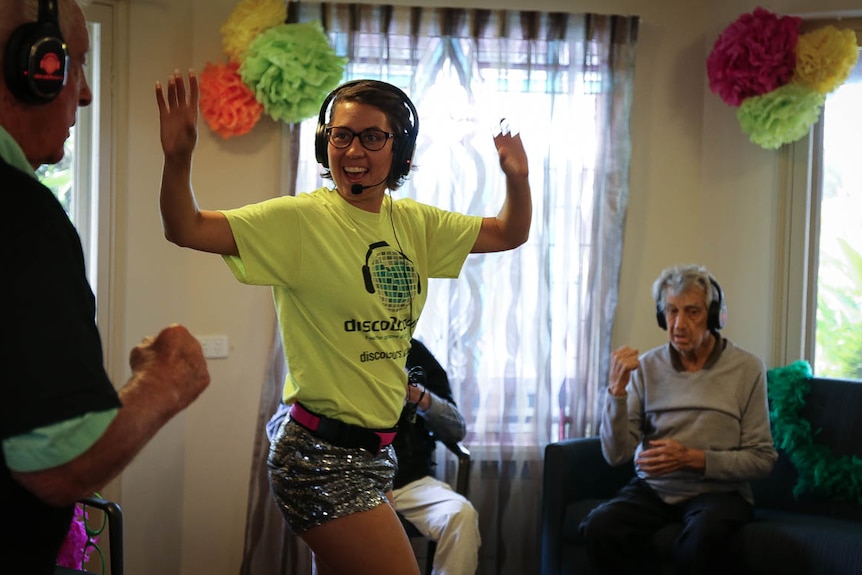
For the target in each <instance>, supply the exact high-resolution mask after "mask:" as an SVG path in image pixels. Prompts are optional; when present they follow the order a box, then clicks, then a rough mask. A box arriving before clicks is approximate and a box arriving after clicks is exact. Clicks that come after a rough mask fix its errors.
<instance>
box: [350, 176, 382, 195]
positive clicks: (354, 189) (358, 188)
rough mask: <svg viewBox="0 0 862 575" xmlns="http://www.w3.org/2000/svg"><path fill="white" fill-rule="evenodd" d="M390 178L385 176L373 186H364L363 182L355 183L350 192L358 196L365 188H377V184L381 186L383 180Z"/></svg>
mask: <svg viewBox="0 0 862 575" xmlns="http://www.w3.org/2000/svg"><path fill="white" fill-rule="evenodd" d="M388 179H389V178H388V177H386V178H383V179H382V180H380V181H379V182H377V183H376V184H373V185H371V186H363V185H362V184H353V185H352V186H350V193H351V194H353V195H354V196H358V195H359V194H361V193H362V192H364V191H365V190H369V189H371V188H376V187H377V186H379V185H380V184H382V183H383V182H385V181H386V180H388Z"/></svg>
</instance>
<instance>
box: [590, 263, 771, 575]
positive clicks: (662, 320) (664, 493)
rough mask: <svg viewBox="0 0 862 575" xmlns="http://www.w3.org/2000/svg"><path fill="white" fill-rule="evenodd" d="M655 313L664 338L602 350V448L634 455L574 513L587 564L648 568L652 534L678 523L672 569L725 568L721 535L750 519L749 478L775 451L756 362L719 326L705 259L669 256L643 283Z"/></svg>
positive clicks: (618, 455)
mask: <svg viewBox="0 0 862 575" xmlns="http://www.w3.org/2000/svg"><path fill="white" fill-rule="evenodd" d="M653 297H654V299H655V302H656V319H657V321H658V324H659V327H661V328H662V329H665V330H667V332H668V337H669V340H670V341H669V343H668V344H667V345H663V346H660V347H657V348H655V349H652V350H650V351H648V352H647V353H645V354H643V355H642V356H641V355H639V353H638V351H637V350H636V349H632V348H629V347H627V346H622V347H620V348H619V349H617V350H616V351H614V352H613V354H612V358H611V370H610V376H609V382H608V391H607V398H606V401H605V408H604V410H603V411H602V416H601V428H600V437H601V445H602V453H603V455H604V457H605V459H606V460H607V461H608V463H610V464H611V465H621V464H623V463H625V462H627V461H630V460H631V459H632V458H634V464H635V471H636V474H635V477H634V478H633V479H632V480H631V482H630V483H629V484H627V485H626V486H625V487H623V488H622V489H621V490H620V492H619V493H618V494H617V495H616V496H615V497H613V498H612V499H611V500H609V501H608V502H605V503H603V504H602V505H599V506H598V507H597V508H595V509H594V510H593V511H592V512H591V513H590V514H589V515H587V517H586V518H585V519H584V521H583V522H582V523H581V526H580V528H581V533H582V534H583V536H584V538H585V540H586V544H587V551H588V554H589V557H590V560H591V562H592V565H593V567H594V569H595V570H596V572H597V573H600V574H606V575H626V574H629V573H639V574H640V573H653V572H656V571H655V570H656V557H655V556H654V553H653V546H652V544H653V538H652V535H653V534H654V533H655V532H656V531H658V530H659V529H661V528H662V527H663V526H665V525H668V524H671V523H680V524H682V530H681V532H680V533H679V535H678V536H677V537H676V539H675V540H674V541H673V544H672V549H671V553H672V557H673V563H674V567H675V573H679V574H681V575H685V574H690V575H711V574H716V575H718V574H726V573H735V572H736V570H735V569H734V568H733V566H732V564H731V558H730V557H729V552H728V549H727V543H728V539H729V537H730V536H731V535H732V534H733V532H734V531H735V530H736V529H738V528H739V527H740V526H741V525H743V524H745V523H746V522H748V521H750V520H751V518H752V513H753V503H754V499H753V496H752V491H751V486H750V485H749V481H750V480H753V479H758V478H762V477H765V476H766V475H768V474H769V472H770V471H771V470H772V466H773V465H774V463H775V460H776V458H777V453H776V451H775V448H774V447H773V442H772V433H771V431H770V427H769V411H768V406H767V396H766V368H765V366H764V363H763V361H762V360H761V359H759V358H758V357H756V356H754V355H752V354H751V353H749V352H747V351H744V350H743V349H741V348H739V347H737V346H736V345H734V344H733V343H732V342H730V341H729V340H727V339H725V338H723V337H721V336H720V335H719V330H720V329H721V328H722V327H724V324H725V319H726V313H727V307H726V304H725V301H724V294H723V293H722V291H721V287H720V286H719V284H718V282H717V281H716V280H715V279H714V278H713V277H712V276H711V275H710V274H709V272H708V271H707V269H706V268H704V267H702V266H696V265H688V266H675V267H672V268H668V269H666V270H664V271H662V272H661V274H660V275H659V277H658V279H656V281H655V283H654V284H653Z"/></svg>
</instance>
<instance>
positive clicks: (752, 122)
mask: <svg viewBox="0 0 862 575" xmlns="http://www.w3.org/2000/svg"><path fill="white" fill-rule="evenodd" d="M825 101H826V99H825V96H823V95H822V94H820V93H818V92H815V91H814V90H811V89H809V88H805V87H803V86H797V85H796V84H787V85H785V86H782V87H781V88H778V89H776V90H773V91H771V92H769V93H767V94H763V95H762V96H753V97H751V98H746V99H745V100H744V101H743V102H742V105H741V106H739V108H738V109H737V110H736V117H737V119H738V120H739V125H740V127H741V128H742V131H743V132H745V133H746V134H748V137H749V139H750V140H751V141H752V142H754V143H755V144H757V145H759V146H760V147H762V148H766V149H771V150H774V149H777V148H779V147H780V146H781V145H782V144H789V143H790V142H795V141H796V140H798V139H800V138H802V137H804V136H805V135H806V134H807V133H808V131H809V130H810V129H811V126H812V125H814V123H815V122H816V121H817V120H818V119H819V118H820V109H821V107H822V106H823V103H824V102H825Z"/></svg>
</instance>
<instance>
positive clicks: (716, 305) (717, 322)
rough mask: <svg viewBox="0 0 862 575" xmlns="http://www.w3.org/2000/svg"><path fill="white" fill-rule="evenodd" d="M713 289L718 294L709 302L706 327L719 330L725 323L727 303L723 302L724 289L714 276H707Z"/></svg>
mask: <svg viewBox="0 0 862 575" xmlns="http://www.w3.org/2000/svg"><path fill="white" fill-rule="evenodd" d="M709 281H710V283H712V287H713V289H715V293H716V295H717V296H718V299H715V300H713V301H712V302H710V304H709V315H708V316H707V327H708V328H709V329H710V330H711V331H719V330H720V329H721V328H723V327H724V324H726V323H727V304H725V302H724V291H722V289H721V286H720V285H718V282H717V281H715V278H713V277H711V276H710V278H709Z"/></svg>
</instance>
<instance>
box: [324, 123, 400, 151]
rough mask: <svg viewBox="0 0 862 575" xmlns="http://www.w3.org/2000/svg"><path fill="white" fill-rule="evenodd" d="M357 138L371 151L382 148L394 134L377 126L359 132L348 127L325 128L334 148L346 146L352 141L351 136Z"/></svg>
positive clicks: (327, 137)
mask: <svg viewBox="0 0 862 575" xmlns="http://www.w3.org/2000/svg"><path fill="white" fill-rule="evenodd" d="M356 137H358V138H359V143H360V144H362V147H363V148H365V149H366V150H369V151H371V152H376V151H377V150H382V149H383V146H385V145H386V141H387V140H388V139H389V138H393V137H395V134H392V133H390V132H384V131H383V130H378V129H377V128H368V129H366V130H362V131H361V132H354V131H353V130H351V129H350V128H342V127H330V128H326V139H327V140H328V141H329V143H330V144H332V145H333V146H335V147H336V148H346V147H347V146H349V145H350V144H351V143H352V142H353V138H356Z"/></svg>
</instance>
